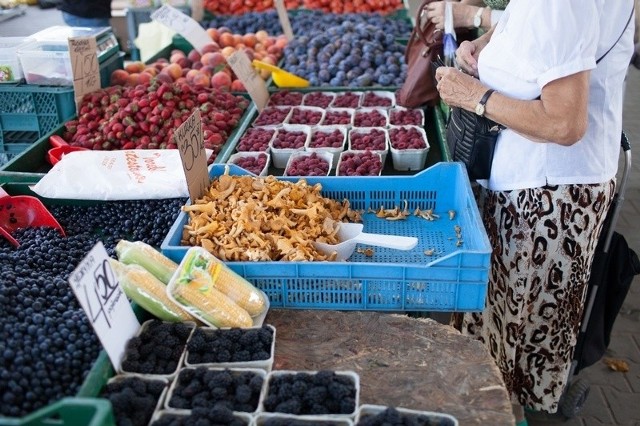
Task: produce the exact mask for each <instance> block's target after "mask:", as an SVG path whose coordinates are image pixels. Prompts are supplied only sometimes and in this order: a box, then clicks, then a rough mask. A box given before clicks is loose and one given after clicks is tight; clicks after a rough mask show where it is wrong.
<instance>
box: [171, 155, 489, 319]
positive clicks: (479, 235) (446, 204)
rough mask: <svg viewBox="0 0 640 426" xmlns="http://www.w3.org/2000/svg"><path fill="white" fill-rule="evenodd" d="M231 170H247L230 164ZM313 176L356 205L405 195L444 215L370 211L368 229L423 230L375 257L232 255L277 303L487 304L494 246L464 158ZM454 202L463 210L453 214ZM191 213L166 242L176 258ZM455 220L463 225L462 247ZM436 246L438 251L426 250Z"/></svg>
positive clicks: (396, 307)
mask: <svg viewBox="0 0 640 426" xmlns="http://www.w3.org/2000/svg"><path fill="white" fill-rule="evenodd" d="M222 173H224V166H223V165H213V167H212V169H211V173H210V174H211V176H212V177H215V176H219V175H220V174H222ZM230 173H232V174H246V173H247V172H246V171H244V170H243V169H241V168H238V167H235V166H230ZM280 179H283V180H289V181H297V180H298V178H287V177H282V178H280ZM306 179H307V181H308V182H309V183H310V184H315V183H320V184H321V185H322V194H323V196H325V197H328V198H333V199H336V200H342V199H345V198H346V199H348V200H349V202H350V203H351V207H352V208H353V209H357V210H364V211H366V210H367V209H369V208H372V209H374V210H375V209H377V208H379V207H380V206H381V205H383V206H384V207H385V208H393V207H395V206H401V207H404V201H405V200H406V201H407V203H408V205H407V207H408V209H409V211H410V212H413V211H414V210H415V209H416V208H420V209H421V210H424V209H433V211H434V213H436V214H438V215H440V219H438V220H435V221H427V220H425V219H422V218H418V217H416V216H410V217H409V218H408V219H407V220H400V221H387V220H384V219H380V218H377V217H375V215H374V214H372V213H368V214H363V223H364V231H365V232H372V233H382V234H385V233H386V234H394V235H405V236H415V237H418V240H419V242H418V245H417V247H416V248H414V249H413V250H410V251H399V250H392V249H385V248H381V247H376V248H375V254H374V256H373V257H367V256H365V255H363V254H360V253H357V252H354V254H353V255H352V256H351V258H350V260H349V261H347V262H228V263H227V265H229V267H231V269H233V270H234V271H235V272H237V273H238V274H240V275H241V276H243V277H245V278H246V279H248V280H249V281H251V282H252V283H253V284H254V285H255V286H256V287H258V288H260V289H261V290H263V291H264V292H265V293H266V294H267V295H268V296H269V301H270V304H271V307H273V308H302V309H336V310H375V311H458V312H463V311H467V312H468V311H479V310H482V309H483V308H484V302H485V296H486V292H487V282H488V276H489V261H490V254H491V246H490V245H489V240H488V238H487V234H486V232H485V230H484V226H483V224H482V222H481V220H480V214H479V211H478V208H477V205H476V203H475V200H474V198H473V194H472V192H471V186H470V183H469V178H468V176H467V173H466V170H465V169H464V168H463V166H462V165H461V164H459V163H438V164H436V165H434V166H432V167H430V168H428V169H426V170H424V171H422V172H420V173H418V174H416V175H413V176H383V177H355V176H351V177H322V178H313V177H307V178H306ZM449 210H454V211H455V212H456V214H455V218H454V219H453V220H450V219H449V216H448V211H449ZM186 221H187V215H186V214H184V213H181V214H180V216H179V217H178V219H177V220H176V222H175V223H174V225H173V227H172V228H171V230H170V231H169V234H168V235H167V237H166V238H165V240H164V241H163V243H162V252H163V253H164V254H165V255H167V256H168V257H170V258H171V259H173V260H174V261H176V262H180V261H181V260H182V258H183V257H184V254H185V253H186V251H187V249H188V247H185V246H180V239H181V236H182V230H183V226H184V225H185V223H186ZM455 225H459V226H460V228H461V230H462V239H463V241H464V242H463V244H462V245H461V246H460V247H458V246H457V245H456V242H457V238H456V234H455V229H454V226H455ZM431 249H433V250H434V251H435V253H434V255H431V256H429V255H426V254H425V253H424V251H425V250H431Z"/></svg>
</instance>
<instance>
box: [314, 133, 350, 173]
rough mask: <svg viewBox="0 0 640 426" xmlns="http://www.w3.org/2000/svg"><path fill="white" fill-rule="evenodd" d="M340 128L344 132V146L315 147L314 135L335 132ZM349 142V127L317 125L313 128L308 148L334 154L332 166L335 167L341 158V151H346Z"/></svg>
mask: <svg viewBox="0 0 640 426" xmlns="http://www.w3.org/2000/svg"><path fill="white" fill-rule="evenodd" d="M336 130H338V131H339V132H340V133H342V146H339V147H336V148H332V147H313V146H311V144H312V143H313V135H314V134H316V133H333V132H334V131H336ZM346 142H347V128H346V127H345V126H316V127H312V128H311V137H310V138H309V140H308V141H307V146H306V148H305V149H306V150H307V151H309V152H328V153H329V154H331V155H332V156H333V160H332V167H335V166H336V164H338V160H339V159H340V153H341V152H342V151H344V147H345V145H346Z"/></svg>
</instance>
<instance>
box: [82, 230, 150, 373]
mask: <svg viewBox="0 0 640 426" xmlns="http://www.w3.org/2000/svg"><path fill="white" fill-rule="evenodd" d="M108 259H109V255H108V254H107V251H106V250H105V248H104V245H102V243H101V242H98V244H96V245H95V246H94V247H93V249H91V251H90V252H89V253H88V254H87V255H86V256H85V258H84V259H82V262H80V264H79V265H78V267H77V268H76V269H75V270H74V271H73V272H72V273H71V275H70V276H69V284H70V285H71V289H72V290H73V292H74V294H75V295H76V297H77V298H78V301H79V302H80V305H81V306H82V309H84V311H85V313H86V314H87V316H88V317H89V321H90V322H91V325H92V326H93V328H94V330H95V331H96V334H97V335H98V338H99V339H100V342H101V343H102V346H103V347H104V349H105V350H106V351H107V355H109V359H110V360H111V363H112V364H113V367H114V369H116V370H117V369H118V368H119V367H120V361H121V359H122V354H124V349H125V346H126V344H127V341H128V340H129V339H130V338H131V337H133V336H134V335H135V334H136V333H137V331H138V329H139V328H140V323H139V322H138V320H137V319H136V316H135V314H134V313H133V310H132V309H131V305H130V304H129V300H127V296H126V295H125V294H124V292H123V291H122V288H121V287H120V284H119V283H118V279H117V278H116V276H115V274H114V272H113V270H112V269H111V266H110V265H109V260H108Z"/></svg>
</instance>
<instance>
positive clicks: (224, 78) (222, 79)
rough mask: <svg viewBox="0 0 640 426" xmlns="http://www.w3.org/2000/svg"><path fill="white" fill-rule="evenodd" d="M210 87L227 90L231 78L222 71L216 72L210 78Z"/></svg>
mask: <svg viewBox="0 0 640 426" xmlns="http://www.w3.org/2000/svg"><path fill="white" fill-rule="evenodd" d="M211 87H215V88H217V89H227V90H228V89H229V88H230V87H231V76H229V74H227V73H226V72H224V71H218V72H217V73H215V74H214V75H212V76H211Z"/></svg>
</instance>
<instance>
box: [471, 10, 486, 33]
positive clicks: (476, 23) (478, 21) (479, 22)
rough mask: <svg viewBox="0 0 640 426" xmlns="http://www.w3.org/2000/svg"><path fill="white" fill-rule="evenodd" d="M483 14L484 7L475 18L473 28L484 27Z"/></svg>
mask: <svg viewBox="0 0 640 426" xmlns="http://www.w3.org/2000/svg"><path fill="white" fill-rule="evenodd" d="M482 12H484V7H481V8H480V9H478V11H477V12H476V16H474V17H473V26H474V27H476V28H480V25H482Z"/></svg>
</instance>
